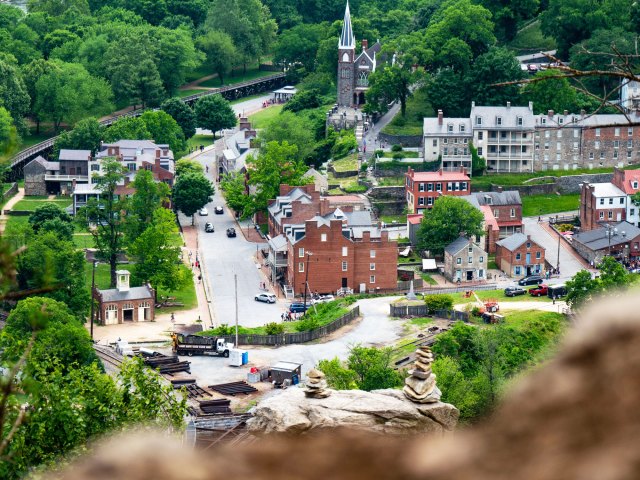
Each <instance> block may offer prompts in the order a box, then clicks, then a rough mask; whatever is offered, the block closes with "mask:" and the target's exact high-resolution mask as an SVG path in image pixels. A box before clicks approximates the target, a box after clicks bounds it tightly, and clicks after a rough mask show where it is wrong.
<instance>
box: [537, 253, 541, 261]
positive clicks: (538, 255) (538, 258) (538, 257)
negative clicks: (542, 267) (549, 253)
mask: <svg viewBox="0 0 640 480" xmlns="http://www.w3.org/2000/svg"><path fill="white" fill-rule="evenodd" d="M540 257H541V255H540V252H536V260H540Z"/></svg>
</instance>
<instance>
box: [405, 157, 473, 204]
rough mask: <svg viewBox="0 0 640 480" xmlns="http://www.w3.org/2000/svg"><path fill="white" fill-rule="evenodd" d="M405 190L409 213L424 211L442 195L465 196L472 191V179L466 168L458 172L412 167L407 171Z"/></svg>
mask: <svg viewBox="0 0 640 480" xmlns="http://www.w3.org/2000/svg"><path fill="white" fill-rule="evenodd" d="M405 192H406V199H407V207H408V210H409V213H422V212H423V211H424V210H426V209H428V208H431V207H433V204H434V203H435V201H436V199H437V198H438V197H440V196H442V195H454V196H464V195H469V194H470V193H471V179H470V178H469V176H468V175H467V174H466V171H465V169H464V168H462V167H461V168H460V170H459V171H457V172H445V171H443V170H442V169H440V170H438V171H437V172H416V171H414V170H413V169H412V168H411V167H409V168H408V170H407V173H405Z"/></svg>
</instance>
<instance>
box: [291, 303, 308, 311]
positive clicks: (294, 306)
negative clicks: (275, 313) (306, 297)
mask: <svg viewBox="0 0 640 480" xmlns="http://www.w3.org/2000/svg"><path fill="white" fill-rule="evenodd" d="M308 308H309V305H308V304H307V305H305V304H304V303H302V302H300V303H292V304H291V305H289V312H291V313H304V312H306V311H307V309H308Z"/></svg>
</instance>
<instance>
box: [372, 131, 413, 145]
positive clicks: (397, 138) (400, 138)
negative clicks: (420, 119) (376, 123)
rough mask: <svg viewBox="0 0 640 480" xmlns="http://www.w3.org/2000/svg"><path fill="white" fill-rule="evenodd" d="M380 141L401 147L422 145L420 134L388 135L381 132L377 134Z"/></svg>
mask: <svg viewBox="0 0 640 480" xmlns="http://www.w3.org/2000/svg"><path fill="white" fill-rule="evenodd" d="M378 138H379V139H380V141H383V142H386V143H388V144H389V145H402V146H403V147H413V148H416V147H420V146H422V135H389V134H388V133H382V132H380V134H379V135H378Z"/></svg>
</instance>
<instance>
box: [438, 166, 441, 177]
mask: <svg viewBox="0 0 640 480" xmlns="http://www.w3.org/2000/svg"><path fill="white" fill-rule="evenodd" d="M438 175H440V176H442V167H440V168H439V169H438Z"/></svg>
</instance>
